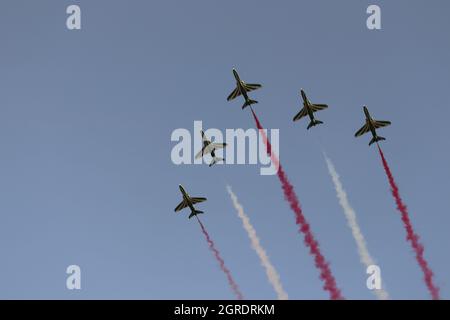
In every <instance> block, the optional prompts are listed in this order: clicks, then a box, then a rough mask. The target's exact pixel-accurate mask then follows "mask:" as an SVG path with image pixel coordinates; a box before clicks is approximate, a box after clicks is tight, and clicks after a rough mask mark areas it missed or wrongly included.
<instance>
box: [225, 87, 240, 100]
mask: <svg viewBox="0 0 450 320" xmlns="http://www.w3.org/2000/svg"><path fill="white" fill-rule="evenodd" d="M240 95H241V90H239V88H238V87H236V89H234V90H233V92H231V93H230V95H229V96H228V98H227V101H230V100H233V99H234V98H236V97H239V96H240Z"/></svg>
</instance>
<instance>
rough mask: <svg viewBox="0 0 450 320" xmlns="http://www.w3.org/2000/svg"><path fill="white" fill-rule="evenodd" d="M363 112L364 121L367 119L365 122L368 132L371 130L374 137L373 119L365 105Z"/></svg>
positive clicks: (375, 134)
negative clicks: (364, 115)
mask: <svg viewBox="0 0 450 320" xmlns="http://www.w3.org/2000/svg"><path fill="white" fill-rule="evenodd" d="M364 113H365V114H366V121H367V124H368V125H369V129H370V132H372V135H373V137H374V138H376V137H377V132H376V130H375V127H374V125H373V119H372V117H371V116H370V113H369V110H368V109H367V107H364Z"/></svg>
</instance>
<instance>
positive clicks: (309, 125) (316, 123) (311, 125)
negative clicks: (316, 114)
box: [306, 119, 323, 130]
mask: <svg viewBox="0 0 450 320" xmlns="http://www.w3.org/2000/svg"><path fill="white" fill-rule="evenodd" d="M321 123H323V122H322V121H320V120H316V119H314V120H312V121H311V122H310V123H309V124H308V127H307V128H306V129H308V130H309V129H311V127H314V126H317V125H318V124H321Z"/></svg>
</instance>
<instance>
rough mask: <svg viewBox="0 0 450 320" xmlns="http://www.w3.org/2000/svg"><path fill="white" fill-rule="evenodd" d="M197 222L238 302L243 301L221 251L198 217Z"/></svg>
mask: <svg viewBox="0 0 450 320" xmlns="http://www.w3.org/2000/svg"><path fill="white" fill-rule="evenodd" d="M197 221H198V223H199V224H200V227H201V228H202V232H203V234H204V235H205V238H206V241H207V242H208V245H209V249H210V250H211V251H212V252H213V254H214V257H215V258H216V260H217V262H219V265H220V269H222V271H223V273H225V275H226V276H227V280H228V284H229V285H230V287H231V290H233V292H234V294H235V295H236V298H237V299H238V300H243V299H244V297H243V295H242V293H241V291H240V290H239V287H238V285H237V284H236V282H234V279H233V277H232V276H231V272H230V270H228V268H227V267H226V266H225V261H223V259H222V257H221V256H220V252H219V250H217V249H216V247H215V245H214V242H213V241H212V240H211V237H210V236H209V233H208V231H206V229H205V226H204V225H203V223H202V222H201V221H200V219H199V218H198V217H197Z"/></svg>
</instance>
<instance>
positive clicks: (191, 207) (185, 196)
mask: <svg viewBox="0 0 450 320" xmlns="http://www.w3.org/2000/svg"><path fill="white" fill-rule="evenodd" d="M179 187H180V191H181V194H182V195H183V199H184V200H185V201H186V203H187V205H188V207H189V208H190V209H191V211H192V212H194V211H195V208H194V205H193V204H192V201H191V197H189V195H188V193H187V192H186V190H184V188H183V186H182V185H181V184H180V186H179Z"/></svg>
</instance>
